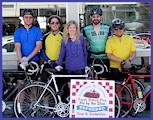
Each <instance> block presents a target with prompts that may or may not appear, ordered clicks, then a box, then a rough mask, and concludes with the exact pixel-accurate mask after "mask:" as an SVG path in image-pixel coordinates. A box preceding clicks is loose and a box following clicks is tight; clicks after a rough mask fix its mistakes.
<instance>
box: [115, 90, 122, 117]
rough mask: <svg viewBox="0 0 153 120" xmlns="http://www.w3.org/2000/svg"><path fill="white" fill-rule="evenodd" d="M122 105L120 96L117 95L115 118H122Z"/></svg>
mask: <svg viewBox="0 0 153 120" xmlns="http://www.w3.org/2000/svg"><path fill="white" fill-rule="evenodd" d="M120 111H121V104H120V100H119V97H118V95H117V94H116V93H115V118H118V117H119V116H120Z"/></svg>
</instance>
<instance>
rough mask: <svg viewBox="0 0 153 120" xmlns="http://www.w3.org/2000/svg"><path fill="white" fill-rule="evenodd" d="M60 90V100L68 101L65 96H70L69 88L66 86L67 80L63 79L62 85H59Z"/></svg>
mask: <svg viewBox="0 0 153 120" xmlns="http://www.w3.org/2000/svg"><path fill="white" fill-rule="evenodd" d="M60 88H61V90H60V95H61V99H62V102H64V103H68V102H69V101H68V100H67V98H68V97H69V96H70V89H69V87H68V84H67V82H66V81H65V82H64V83H63V84H62V85H61V87H60Z"/></svg>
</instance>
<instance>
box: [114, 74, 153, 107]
mask: <svg viewBox="0 0 153 120" xmlns="http://www.w3.org/2000/svg"><path fill="white" fill-rule="evenodd" d="M133 78H150V75H132V74H129V76H128V78H127V79H126V80H125V81H124V82H123V83H122V85H123V86H122V87H121V88H120V90H119V91H118V92H117V94H121V92H122V90H123V89H124V87H125V86H126V85H127V84H128V82H129V81H130V83H131V87H132V90H133V92H134V96H135V97H137V98H138V94H137V91H136V88H135V83H134V81H133ZM150 93H151V90H150V91H149V92H148V93H147V94H146V95H145V96H143V98H142V100H143V101H145V100H146V98H147V97H148V96H149V95H150ZM121 104H126V105H133V103H130V102H123V101H121Z"/></svg>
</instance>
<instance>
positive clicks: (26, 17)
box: [24, 16, 33, 19]
mask: <svg viewBox="0 0 153 120" xmlns="http://www.w3.org/2000/svg"><path fill="white" fill-rule="evenodd" d="M24 18H25V19H28V18H29V19H32V18H33V17H32V16H30V17H29V16H24Z"/></svg>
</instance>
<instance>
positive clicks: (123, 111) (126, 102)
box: [115, 82, 133, 117]
mask: <svg viewBox="0 0 153 120" xmlns="http://www.w3.org/2000/svg"><path fill="white" fill-rule="evenodd" d="M122 87H123V85H122V84H121V83H119V82H116V83H115V91H116V94H117V95H118V98H119V100H120V105H121V107H120V116H119V117H125V116H126V115H127V114H128V113H129V112H130V111H131V109H132V104H133V95H132V93H131V91H130V89H129V88H128V87H127V86H125V87H124V88H123V90H122V91H121V93H119V90H120V89H121V88H122Z"/></svg>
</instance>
